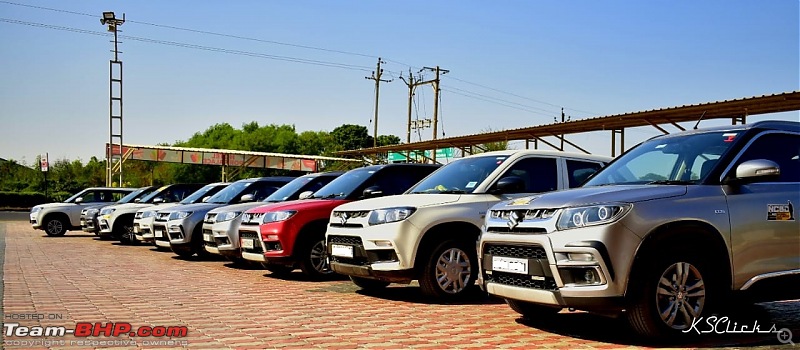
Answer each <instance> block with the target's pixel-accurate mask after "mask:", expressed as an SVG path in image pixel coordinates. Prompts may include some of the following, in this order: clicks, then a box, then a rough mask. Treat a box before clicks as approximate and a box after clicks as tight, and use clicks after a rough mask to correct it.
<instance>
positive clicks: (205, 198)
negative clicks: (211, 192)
mask: <svg viewBox="0 0 800 350" xmlns="http://www.w3.org/2000/svg"><path fill="white" fill-rule="evenodd" d="M209 198H211V196H205V197H203V200H202V201H201V202H203V203H205V202H208V199H209Z"/></svg>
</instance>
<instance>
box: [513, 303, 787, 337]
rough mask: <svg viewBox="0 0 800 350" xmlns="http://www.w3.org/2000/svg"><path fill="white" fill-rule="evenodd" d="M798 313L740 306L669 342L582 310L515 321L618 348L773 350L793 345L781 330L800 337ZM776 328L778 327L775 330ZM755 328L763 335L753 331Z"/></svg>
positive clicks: (774, 306)
mask: <svg viewBox="0 0 800 350" xmlns="http://www.w3.org/2000/svg"><path fill="white" fill-rule="evenodd" d="M797 313H800V301H789V302H781V303H764V304H756V305H750V306H740V307H739V308H738V309H737V310H735V311H728V312H725V313H719V314H717V315H716V316H717V318H713V319H712V318H707V319H702V320H700V321H699V322H698V323H697V325H696V327H695V328H693V329H691V331H690V332H687V333H678V334H677V335H675V336H673V337H670V338H669V339H666V340H653V339H646V338H643V337H640V336H638V335H637V334H635V333H634V331H633V330H632V329H631V328H630V327H629V325H628V323H627V321H626V320H625V318H624V316H623V317H619V318H610V317H605V316H600V315H594V314H589V313H586V312H580V311H577V312H566V311H562V312H561V313H559V314H557V315H552V316H548V317H546V318H542V319H528V318H523V317H522V316H520V317H518V318H517V319H516V322H517V323H519V324H521V325H524V326H527V327H531V328H536V329H539V330H542V331H545V332H549V333H554V334H559V335H563V336H568V337H572V338H578V339H585V340H590V341H598V342H605V343H613V344H619V345H629V346H644V347H657V348H669V347H681V348H686V347H689V348H723V347H735V348H740V347H766V348H773V347H776V346H780V345H782V344H786V345H787V346H791V344H790V343H789V342H788V341H786V340H784V341H783V343H782V342H781V341H780V340H779V338H778V336H779V334H781V333H782V332H783V331H781V330H782V329H788V330H790V332H791V333H793V334H794V335H795V336H794V340H795V342H796V341H797V340H798V338H800V337H798V336H797V335H798V334H800V321H798V320H799V319H798V318H797ZM792 314H793V315H792ZM723 317H727V319H723ZM773 325H774V326H775V328H772V327H773ZM756 326H758V329H759V330H760V331H761V332H762V333H756V332H754V331H753V330H754V329H755V327H756ZM743 327H747V328H743ZM743 329H744V330H743ZM737 332H738V333H737Z"/></svg>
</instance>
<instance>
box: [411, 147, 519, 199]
mask: <svg viewBox="0 0 800 350" xmlns="http://www.w3.org/2000/svg"><path fill="white" fill-rule="evenodd" d="M506 158H508V157H507V156H485V157H470V158H464V159H460V160H457V161H454V162H452V163H450V164H447V165H445V166H443V167H442V168H440V169H439V170H437V171H435V172H433V173H432V174H431V175H430V176H428V177H427V178H426V179H424V180H422V182H420V183H419V184H417V185H416V186H414V187H413V188H411V189H410V190H409V191H408V192H409V193H472V192H473V191H475V189H476V188H477V187H478V185H480V184H481V183H482V182H483V180H486V177H488V176H489V174H491V173H492V172H493V171H494V170H495V169H497V167H498V166H500V164H502V163H503V161H505V160H506Z"/></svg>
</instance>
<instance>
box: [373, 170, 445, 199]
mask: <svg viewBox="0 0 800 350" xmlns="http://www.w3.org/2000/svg"><path fill="white" fill-rule="evenodd" d="M430 173H431V171H426V169H425V168H424V167H414V168H408V167H404V166H398V167H388V168H385V169H383V170H382V171H380V172H379V173H378V174H376V175H375V176H374V177H373V179H370V181H368V182H367V185H366V186H365V187H370V186H378V187H379V188H380V189H381V191H382V192H383V194H384V195H387V196H389V195H394V194H402V193H403V192H405V191H406V190H408V189H409V188H410V187H411V186H414V185H415V184H416V183H417V182H419V181H420V180H422V179H423V178H424V177H425V176H427V175H428V174H430Z"/></svg>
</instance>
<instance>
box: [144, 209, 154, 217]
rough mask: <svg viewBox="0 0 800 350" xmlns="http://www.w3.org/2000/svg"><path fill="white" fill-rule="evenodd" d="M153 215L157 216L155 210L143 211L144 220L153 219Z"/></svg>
mask: <svg viewBox="0 0 800 350" xmlns="http://www.w3.org/2000/svg"><path fill="white" fill-rule="evenodd" d="M153 215H156V211H155V210H148V211H143V212H142V219H144V218H149V217H152V216H153Z"/></svg>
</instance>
